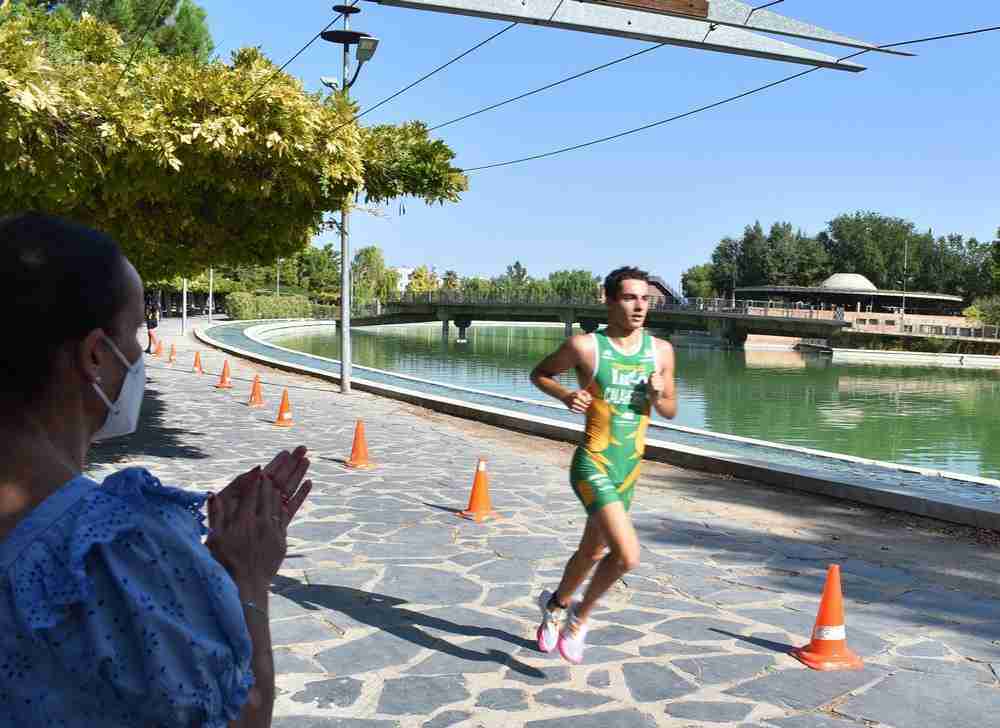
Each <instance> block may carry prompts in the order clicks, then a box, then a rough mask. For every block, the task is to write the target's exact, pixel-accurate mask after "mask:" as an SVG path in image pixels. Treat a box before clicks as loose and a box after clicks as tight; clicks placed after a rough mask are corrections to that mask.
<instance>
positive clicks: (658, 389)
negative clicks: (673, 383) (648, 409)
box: [646, 372, 667, 401]
mask: <svg viewBox="0 0 1000 728" xmlns="http://www.w3.org/2000/svg"><path fill="white" fill-rule="evenodd" d="M666 388H667V385H666V382H664V381H663V375H662V374H660V373H659V372H654V373H653V374H651V375H650V377H649V381H648V382H646V392H647V393H648V394H649V398H650V399H652V400H654V401H655V400H658V399H659V398H660V397H662V396H663V390H664V389H666Z"/></svg>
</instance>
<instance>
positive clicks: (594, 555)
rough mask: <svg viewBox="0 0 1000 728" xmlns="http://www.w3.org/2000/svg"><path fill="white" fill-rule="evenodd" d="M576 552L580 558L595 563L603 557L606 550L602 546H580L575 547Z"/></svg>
mask: <svg viewBox="0 0 1000 728" xmlns="http://www.w3.org/2000/svg"><path fill="white" fill-rule="evenodd" d="M576 553H577V555H578V556H579V557H580V558H581V559H585V560H587V561H593V562H594V563H595V564H596V563H597V562H598V561H600V560H601V559H603V558H604V557H605V555H606V554H607V553H608V550H607V548H605V547H604V546H598V547H597V548H580V549H577V552H576Z"/></svg>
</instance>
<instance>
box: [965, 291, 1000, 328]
mask: <svg viewBox="0 0 1000 728" xmlns="http://www.w3.org/2000/svg"><path fill="white" fill-rule="evenodd" d="M962 313H963V314H964V315H965V317H966V318H969V319H973V320H974V321H980V322H981V323H984V324H988V325H990V326H1000V296H984V297H983V298H977V299H976V302H975V303H974V304H972V305H971V306H970V307H969V308H967V309H965V311H963V312H962Z"/></svg>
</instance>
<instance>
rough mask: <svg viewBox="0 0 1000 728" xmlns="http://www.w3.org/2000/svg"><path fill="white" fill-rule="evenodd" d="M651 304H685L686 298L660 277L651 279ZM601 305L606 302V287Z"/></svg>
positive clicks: (601, 298) (602, 287) (600, 295)
mask: <svg viewBox="0 0 1000 728" xmlns="http://www.w3.org/2000/svg"><path fill="white" fill-rule="evenodd" d="M649 289H650V290H649V299H650V300H649V302H650V305H651V306H661V305H664V304H672V303H684V298H683V296H681V294H679V293H678V292H677V290H676V289H675V288H674V287H673V286H671V285H670V284H669V283H667V282H666V281H664V280H663V279H662V278H660V277H659V276H650V277H649ZM598 298H600V300H601V303H604V302H605V297H604V286H603V285H602V286H601V287H600V292H599V294H598Z"/></svg>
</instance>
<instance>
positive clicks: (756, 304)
mask: <svg viewBox="0 0 1000 728" xmlns="http://www.w3.org/2000/svg"><path fill="white" fill-rule="evenodd" d="M414 305H473V306H548V307H559V308H585V307H593V308H601V307H603V305H604V304H603V303H602V302H601V301H600V300H597V299H594V298H591V297H587V298H584V297H567V296H532V295H524V294H520V293H512V294H496V293H492V294H488V295H486V294H469V293H462V292H460V291H431V292H427V293H408V294H402V295H400V296H397V297H394V298H392V299H390V300H388V301H376V302H374V303H371V304H365V305H354V306H352V307H351V309H352V311H351V313H352V315H353V316H354V317H356V318H370V317H378V316H385V315H392V314H395V313H399V312H401V311H402V310H404V309H405V308H406V307H407V306H414ZM650 310H651V311H705V312H710V313H728V314H736V315H743V316H780V317H784V318H805V319H823V318H825V319H834V318H835V317H836V314H835V311H833V310H832V309H828V310H822V309H820V308H818V307H815V306H808V305H806V304H785V303H781V302H776V301H753V300H742V299H737V300H735V301H734V300H732V299H728V298H687V299H682V300H681V301H671V300H664V299H657V300H654V301H653V303H652V304H651V306H650Z"/></svg>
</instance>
